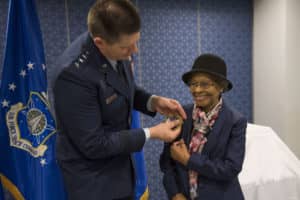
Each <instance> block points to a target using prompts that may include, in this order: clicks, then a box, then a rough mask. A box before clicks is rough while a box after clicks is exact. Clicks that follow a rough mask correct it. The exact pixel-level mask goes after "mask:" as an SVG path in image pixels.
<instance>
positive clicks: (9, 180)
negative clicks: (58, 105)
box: [0, 0, 66, 200]
mask: <svg viewBox="0 0 300 200" xmlns="http://www.w3.org/2000/svg"><path fill="white" fill-rule="evenodd" d="M0 118H1V119H0V176H1V182H2V185H3V187H4V188H5V190H6V191H7V192H8V193H9V195H10V196H11V197H13V198H14V199H16V200H22V199H26V200H54V199H55V200H64V199H66V196H65V192H64V188H63V184H62V178H61V175H60V171H59V169H58V167H57V164H56V161H55V157H54V156H55V155H54V150H55V149H54V145H55V133H56V126H55V121H54V119H53V117H52V115H51V113H50V111H49V101H48V98H47V79H46V65H45V57H44V50H43V41H42V35H41V30H40V26H39V20H38V15H37V12H36V7H35V4H34V0H26V1H23V0H11V1H10V3H9V12H8V21H7V32H6V47H5V54H4V63H3V72H2V81H1V88H0Z"/></svg>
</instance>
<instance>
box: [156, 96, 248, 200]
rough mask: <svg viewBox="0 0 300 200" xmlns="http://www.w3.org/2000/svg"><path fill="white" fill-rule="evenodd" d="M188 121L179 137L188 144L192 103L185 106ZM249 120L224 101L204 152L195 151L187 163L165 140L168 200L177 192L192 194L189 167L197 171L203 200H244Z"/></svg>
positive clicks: (163, 164)
mask: <svg viewBox="0 0 300 200" xmlns="http://www.w3.org/2000/svg"><path fill="white" fill-rule="evenodd" d="M184 109H185V111H186V113H187V116H188V118H187V120H186V121H185V122H184V124H183V127H182V132H181V135H180V138H183V139H184V141H185V144H186V145H187V147H189V143H190V140H191V132H192V129H193V119H192V111H193V105H187V106H184ZM246 126H247V121H246V119H245V118H244V117H242V116H241V115H240V114H239V113H238V112H236V111H234V110H232V109H231V108H229V107H228V105H227V104H226V102H225V101H223V106H222V108H221V110H220V112H219V117H218V118H217V120H216V122H215V124H214V126H213V128H212V130H211V131H210V132H209V133H208V136H207V140H208V141H207V143H206V144H205V146H204V148H203V150H202V152H201V154H195V153H193V154H192V155H191V157H190V160H189V161H188V164H187V166H183V165H182V164H180V163H178V162H176V161H174V160H172V159H171V157H170V144H168V143H166V144H165V146H164V150H163V153H162V154H161V158H160V167H161V170H162V172H163V173H164V176H163V184H164V187H165V190H166V192H167V195H168V197H169V199H171V197H172V196H174V195H175V194H176V193H183V194H184V195H185V196H186V197H189V182H188V170H190V169H192V170H195V171H197V172H198V174H199V175H198V198H199V199H201V200H243V199H244V197H243V194H242V191H241V187H240V184H239V181H238V174H239V172H240V171H241V169H242V165H243V160H244V154H245V133H246Z"/></svg>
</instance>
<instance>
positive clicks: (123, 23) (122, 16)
mask: <svg viewBox="0 0 300 200" xmlns="http://www.w3.org/2000/svg"><path fill="white" fill-rule="evenodd" d="M87 24H88V29H89V32H90V34H91V35H92V37H97V36H98V37H101V38H103V39H104V40H105V41H106V42H108V43H115V42H117V41H118V40H119V39H120V36H121V35H123V34H126V35H130V34H133V33H137V32H139V31H140V28H141V19H140V16H139V14H138V11H137V9H136V7H135V6H134V5H133V4H132V3H131V2H130V1H129V0H102V1H101V0H98V1H96V2H95V3H94V5H93V6H92V7H91V8H90V10H89V13H88V18H87Z"/></svg>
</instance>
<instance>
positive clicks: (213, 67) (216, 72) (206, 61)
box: [182, 54, 232, 92]
mask: <svg viewBox="0 0 300 200" xmlns="http://www.w3.org/2000/svg"><path fill="white" fill-rule="evenodd" d="M197 72H204V73H208V74H211V75H213V76H216V77H218V78H221V79H222V80H225V81H226V82H227V88H225V89H224V90H225V91H229V90H231V88H232V83H231V82H230V81H229V80H228V79H227V68H226V63H225V62H224V60H223V59H222V58H220V57H218V56H216V55H214V54H202V55H200V56H199V57H198V58H197V59H196V60H195V62H194V64H193V67H192V69H191V70H190V71H188V72H186V73H184V74H183V75H182V80H183V82H185V84H187V85H188V84H189V81H190V79H191V77H192V76H193V75H194V74H195V73H197ZM225 91H224V92H225Z"/></svg>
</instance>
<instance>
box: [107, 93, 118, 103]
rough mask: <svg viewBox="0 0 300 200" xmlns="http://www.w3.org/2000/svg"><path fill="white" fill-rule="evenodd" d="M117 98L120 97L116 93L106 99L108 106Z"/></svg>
mask: <svg viewBox="0 0 300 200" xmlns="http://www.w3.org/2000/svg"><path fill="white" fill-rule="evenodd" d="M117 97H118V95H117V94H116V93H114V94H113V95H111V96H110V97H107V98H106V99H105V102H106V104H111V103H112V102H113V101H114V100H115V99H116V98H117Z"/></svg>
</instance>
